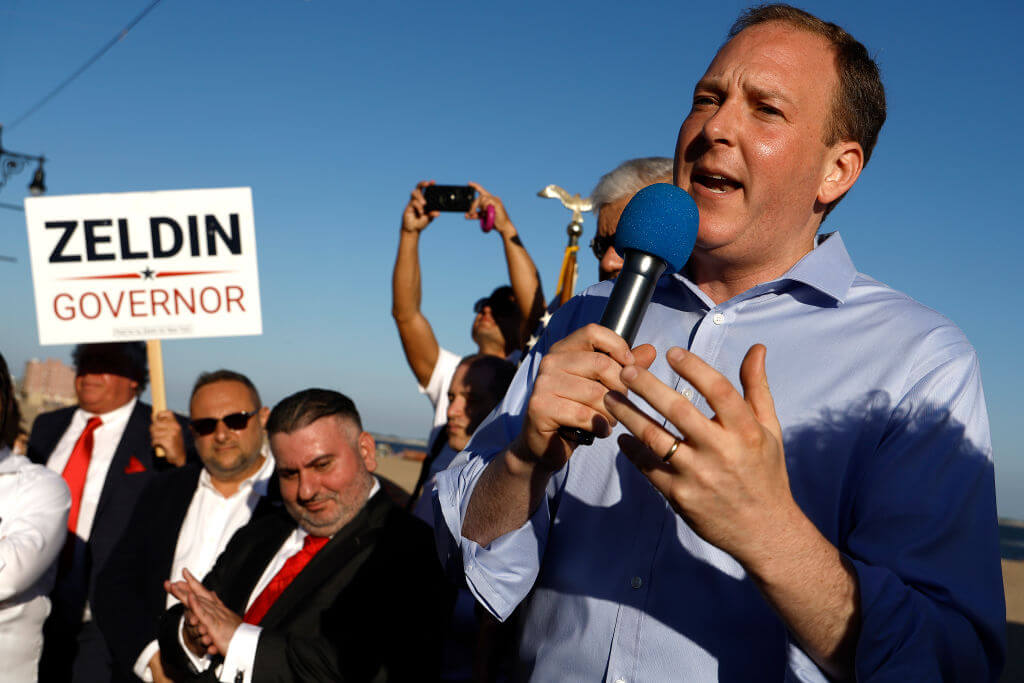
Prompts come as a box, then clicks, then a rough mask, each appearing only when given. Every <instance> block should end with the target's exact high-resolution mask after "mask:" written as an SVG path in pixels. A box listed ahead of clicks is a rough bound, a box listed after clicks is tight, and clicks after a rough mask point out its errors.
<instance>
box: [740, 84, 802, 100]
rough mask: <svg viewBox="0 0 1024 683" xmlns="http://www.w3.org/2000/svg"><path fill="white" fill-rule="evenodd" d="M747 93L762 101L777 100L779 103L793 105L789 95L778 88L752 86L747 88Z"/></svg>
mask: <svg viewBox="0 0 1024 683" xmlns="http://www.w3.org/2000/svg"><path fill="white" fill-rule="evenodd" d="M747 92H749V93H750V94H751V95H753V96H754V97H756V98H757V99H761V100H776V101H778V102H785V103H786V104H792V103H793V100H792V99H791V98H790V97H789V95H787V94H786V93H785V92H783V91H782V90H779V89H778V88H770V87H767V86H756V85H752V86H749V87H747Z"/></svg>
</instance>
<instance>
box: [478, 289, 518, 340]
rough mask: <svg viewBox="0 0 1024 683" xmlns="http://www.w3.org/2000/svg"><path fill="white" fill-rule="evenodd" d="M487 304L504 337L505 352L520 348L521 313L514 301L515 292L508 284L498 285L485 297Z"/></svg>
mask: <svg viewBox="0 0 1024 683" xmlns="http://www.w3.org/2000/svg"><path fill="white" fill-rule="evenodd" d="M487 305H488V306H490V307H491V315H492V316H493V317H494V322H495V324H497V326H498V329H499V330H501V336H503V337H505V353H506V354H510V353H512V352H513V351H515V350H516V349H518V348H520V347H521V346H522V343H523V338H522V332H521V329H522V325H523V314H522V312H521V311H520V310H519V305H518V304H517V303H516V293H515V291H514V290H513V289H512V288H511V287H510V286H509V285H502V286H501V287H498V288H497V289H495V290H494V291H493V292H491V295H490V296H489V297H487Z"/></svg>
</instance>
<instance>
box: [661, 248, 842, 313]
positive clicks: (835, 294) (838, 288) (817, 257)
mask: <svg viewBox="0 0 1024 683" xmlns="http://www.w3.org/2000/svg"><path fill="white" fill-rule="evenodd" d="M674 277H676V278H679V279H680V280H682V282H683V283H684V284H685V285H686V286H687V288H688V289H689V290H690V291H691V292H693V293H694V294H695V295H697V297H698V298H699V299H700V300H701V301H703V302H704V303H705V305H707V306H708V307H709V308H714V302H712V301H711V300H710V299H708V297H707V295H706V294H704V292H702V291H701V289H700V287H698V286H697V285H696V284H694V283H693V282H692V281H691V280H690V279H689V278H687V277H686V276H685V275H684V274H683V273H682V272H680V273H676V274H675V275H674ZM856 277H857V269H856V268H855V267H854V265H853V261H851V260H850V255H849V254H848V253H847V252H846V245H844V244H843V238H842V237H840V235H839V233H838V232H830V233H827V234H824V235H819V236H818V237H817V238H816V243H815V248H814V249H812V250H811V251H809V252H808V253H807V254H806V255H804V257H803V258H802V259H800V260H799V261H797V262H796V263H795V264H793V267H792V268H790V269H789V270H788V271H786V272H785V273H784V274H783V275H782V277H780V278H778V279H777V280H772V281H771V282H764V283H762V284H759V285H755V286H754V287H751V288H750V289H748V290H747V291H746V292H744V293H743V294H740V295H738V296H736V297H734V298H733V299H732V302H733V303H736V302H739V301H744V300H747V299H750V298H753V297H755V296H760V295H761V294H765V293H767V292H771V291H779V289H780V285H785V284H786V283H792V282H798V283H800V284H802V285H806V286H808V287H811V288H812V289H816V290H817V291H819V292H821V293H822V294H824V295H825V296H827V297H829V298H830V299H832V300H834V301H835V302H836V303H840V304H841V303H843V302H845V301H846V294H847V292H849V290H850V286H851V285H852V284H853V280H854V278H856ZM783 288H784V287H783Z"/></svg>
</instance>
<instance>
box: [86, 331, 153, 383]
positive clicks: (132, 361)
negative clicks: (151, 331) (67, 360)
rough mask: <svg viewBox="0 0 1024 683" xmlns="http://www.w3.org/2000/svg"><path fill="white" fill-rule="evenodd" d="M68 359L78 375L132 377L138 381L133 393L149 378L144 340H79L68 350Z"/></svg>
mask: <svg viewBox="0 0 1024 683" xmlns="http://www.w3.org/2000/svg"><path fill="white" fill-rule="evenodd" d="M71 361H72V362H73V363H74V364H75V372H76V373H77V374H79V375H88V374H105V373H109V374H111V375H118V376H120V377H127V378H128V379H131V380H134V381H135V382H137V383H138V385H139V386H138V387H137V388H136V390H135V394H136V395H139V394H141V393H142V391H143V390H144V389H145V388H146V383H147V382H148V381H149V370H148V365H149V364H148V362H147V360H146V344H145V342H110V343H104V344H79V345H78V346H76V347H75V348H74V350H73V351H72V352H71Z"/></svg>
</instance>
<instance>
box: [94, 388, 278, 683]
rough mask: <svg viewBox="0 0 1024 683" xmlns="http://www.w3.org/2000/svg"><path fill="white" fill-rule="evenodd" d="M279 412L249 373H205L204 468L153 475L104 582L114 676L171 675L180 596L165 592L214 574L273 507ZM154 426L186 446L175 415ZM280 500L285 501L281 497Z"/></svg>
mask: <svg viewBox="0 0 1024 683" xmlns="http://www.w3.org/2000/svg"><path fill="white" fill-rule="evenodd" d="M269 414H270V409H269V408H267V407H266V406H264V405H263V403H262V401H261V400H260V395H259V392H258V391H257V390H256V387H255V386H254V385H253V383H252V381H251V380H249V378H248V377H246V376H245V375H242V374H240V373H238V372H233V371H231V370H217V371H215V372H206V373H203V374H201V375H200V376H199V378H198V379H197V380H196V383H195V386H194V388H193V389H192V397H191V400H190V417H191V419H190V420H189V428H190V431H191V433H192V435H193V437H194V438H195V444H196V449H197V450H198V452H199V458H200V460H201V462H202V467H199V466H197V465H194V466H188V467H183V468H181V469H178V470H174V471H173V472H167V473H164V474H161V475H160V476H158V477H155V478H154V479H153V481H152V482H150V484H149V486H148V487H147V488H146V490H145V492H144V493H143V495H142V498H141V501H140V503H139V505H137V506H136V509H135V512H134V513H133V515H132V519H131V522H130V524H129V526H128V530H127V532H126V533H125V535H124V537H123V538H122V539H121V542H120V543H119V544H118V546H117V548H116V550H115V552H114V556H113V558H112V559H111V561H110V562H109V563H108V565H107V567H106V569H105V570H104V571H103V573H102V574H101V575H100V576H99V578H98V579H97V584H96V591H95V596H94V599H93V613H94V615H95V618H96V621H97V624H98V625H99V627H100V630H101V631H102V632H103V635H104V639H105V640H106V642H107V644H108V646H109V647H110V651H111V654H112V655H113V659H114V670H115V671H114V677H113V680H115V681H120V680H125V681H131V680H138V679H140V678H141V679H142V680H144V681H166V680H168V679H167V678H166V677H165V674H164V669H163V666H162V663H161V659H160V648H159V645H158V644H157V624H158V622H159V619H160V616H161V615H162V614H163V612H164V610H165V609H166V608H168V607H171V606H173V605H174V604H176V603H177V599H176V598H174V596H172V595H169V594H167V593H166V592H165V591H164V588H163V584H164V581H166V580H168V579H171V580H181V579H182V577H183V574H182V570H183V569H184V568H185V567H188V568H189V569H190V570H191V571H192V572H194V573H196V574H199V575H200V576H203V575H205V574H206V573H207V572H208V571H209V570H210V569H211V568H212V567H213V564H214V562H215V561H216V559H217V557H218V556H219V555H220V553H221V552H222V551H223V550H224V547H225V546H226V545H227V543H228V541H229V540H230V539H231V537H232V536H233V535H234V533H235V532H236V531H237V530H238V529H239V528H241V527H242V526H244V525H245V524H246V523H248V521H249V520H250V518H251V517H252V516H253V515H254V514H256V515H257V516H258V515H259V514H262V512H263V511H264V510H265V509H267V508H268V507H269V504H268V502H267V501H266V500H265V497H266V496H267V493H268V488H270V483H271V481H272V476H271V475H272V474H273V472H274V461H273V459H272V458H271V457H269V454H268V453H267V451H266V449H265V445H264V444H265V437H264V430H263V427H264V425H265V424H266V421H267V417H268V415H269ZM150 432H151V435H152V438H153V443H154V444H159V445H161V446H163V447H164V448H166V449H167V450H168V452H173V451H174V450H176V449H181V448H183V443H184V438H183V434H182V430H181V428H180V427H179V426H178V423H177V422H176V421H174V420H157V421H155V422H154V423H153V425H152V427H151V428H150ZM274 493H275V494H276V488H275V489H274ZM272 499H273V500H276V501H278V503H279V502H280V497H279V496H278V495H273V496H272ZM126 597H128V598H130V599H128V600H126V599H125V598H126ZM136 677H137V678H136Z"/></svg>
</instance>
